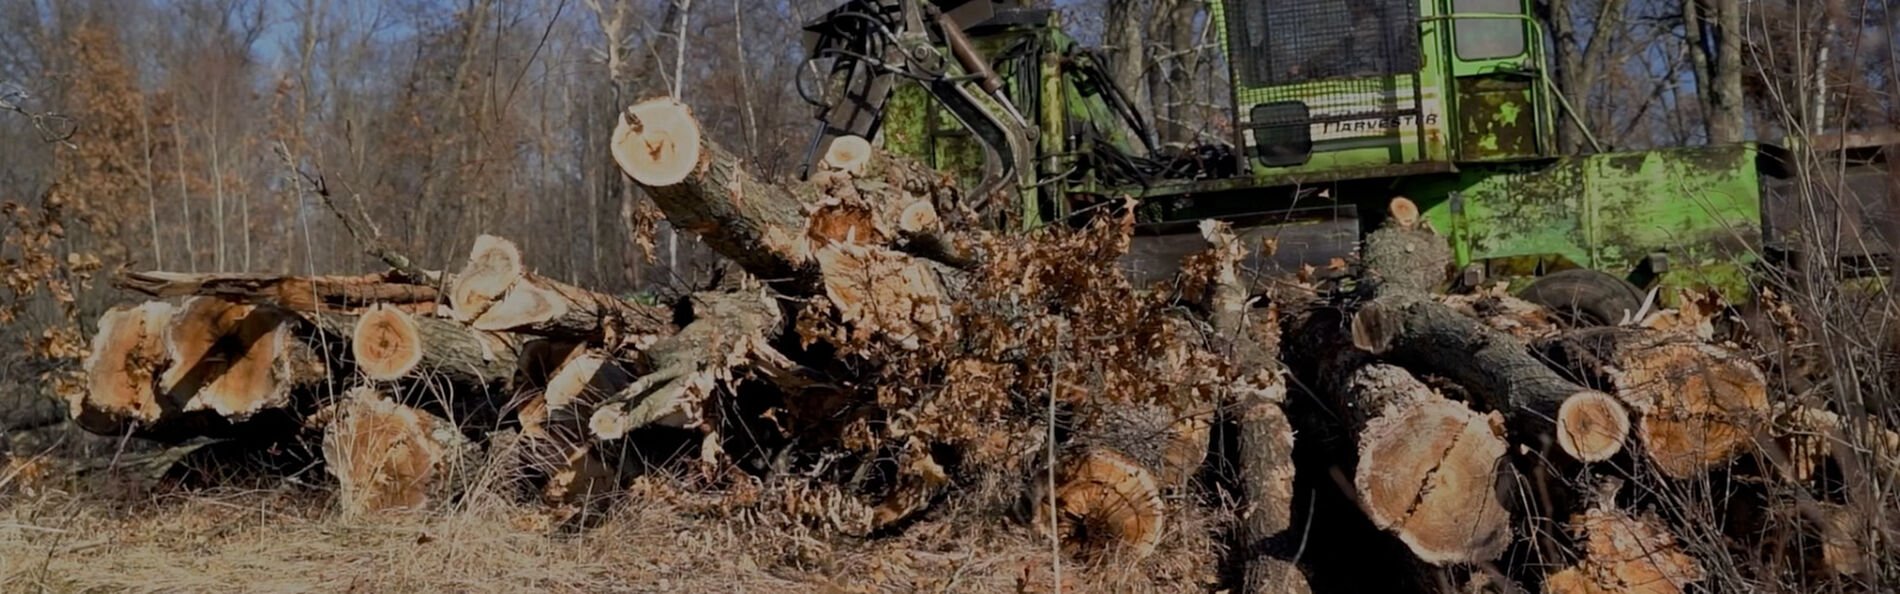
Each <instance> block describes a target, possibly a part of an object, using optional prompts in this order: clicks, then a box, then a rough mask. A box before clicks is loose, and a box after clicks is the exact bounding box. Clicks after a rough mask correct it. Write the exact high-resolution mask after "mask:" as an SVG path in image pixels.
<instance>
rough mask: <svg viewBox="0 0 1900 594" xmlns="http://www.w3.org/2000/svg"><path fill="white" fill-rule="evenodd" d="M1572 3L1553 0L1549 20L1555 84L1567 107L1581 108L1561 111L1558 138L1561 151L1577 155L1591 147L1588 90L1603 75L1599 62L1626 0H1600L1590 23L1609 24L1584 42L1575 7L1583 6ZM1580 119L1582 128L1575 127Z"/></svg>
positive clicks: (1606, 54) (1606, 51)
mask: <svg viewBox="0 0 1900 594" xmlns="http://www.w3.org/2000/svg"><path fill="white" fill-rule="evenodd" d="M1577 4H1578V3H1575V2H1565V1H1553V2H1551V3H1550V5H1549V17H1548V18H1549V19H1550V28H1551V31H1552V36H1553V37H1555V38H1556V41H1555V43H1554V44H1553V45H1554V46H1555V47H1554V48H1552V49H1553V51H1554V52H1555V53H1556V54H1557V86H1558V89H1559V90H1560V91H1562V92H1563V94H1564V98H1565V99H1566V100H1568V101H1569V102H1570V106H1571V107H1573V108H1576V109H1578V110H1580V111H1578V112H1576V113H1574V114H1569V115H1562V114H1560V116H1559V119H1560V120H1562V124H1561V125H1560V126H1559V128H1558V141H1559V144H1560V147H1561V149H1562V150H1563V152H1565V153H1567V154H1576V153H1581V152H1584V151H1585V150H1586V149H1592V148H1594V147H1592V146H1591V145H1590V141H1589V137H1590V133H1592V132H1590V131H1591V130H1594V128H1595V120H1596V118H1594V117H1592V112H1591V111H1590V110H1589V108H1588V107H1587V106H1588V105H1590V104H1591V102H1590V100H1589V99H1590V91H1591V89H1592V88H1594V87H1595V86H1596V83H1597V79H1598V78H1601V76H1602V74H1603V70H1602V64H1603V62H1604V61H1605V60H1607V59H1608V57H1609V52H1610V38H1611V36H1612V35H1613V34H1615V33H1616V32H1617V31H1618V29H1619V27H1620V26H1621V22H1622V16H1623V8H1624V6H1625V5H1626V4H1628V0H1602V2H1601V3H1600V4H1598V5H1597V7H1596V12H1595V14H1594V15H1590V16H1589V18H1590V19H1591V21H1590V22H1592V23H1597V24H1605V23H1607V24H1608V26H1593V27H1592V28H1591V30H1590V38H1589V40H1588V41H1587V43H1585V44H1579V43H1578V36H1579V35H1580V33H1579V32H1578V31H1577V18H1578V17H1579V14H1578V12H1577V11H1578V10H1579V9H1581V8H1585V7H1583V6H1578V5H1577ZM1579 121H1581V122H1582V125H1583V126H1584V127H1583V128H1580V127H1578V122H1579Z"/></svg>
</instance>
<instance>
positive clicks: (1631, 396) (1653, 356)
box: [1538, 327, 1771, 478]
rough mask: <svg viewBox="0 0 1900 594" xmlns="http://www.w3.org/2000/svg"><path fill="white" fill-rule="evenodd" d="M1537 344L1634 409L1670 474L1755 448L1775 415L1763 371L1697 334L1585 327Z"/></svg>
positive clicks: (1685, 474) (1694, 470) (1650, 447)
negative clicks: (1702, 339)
mask: <svg viewBox="0 0 1900 594" xmlns="http://www.w3.org/2000/svg"><path fill="white" fill-rule="evenodd" d="M1538 350H1539V351H1540V352H1542V353H1543V354H1544V359H1545V360H1547V361H1550V362H1551V363H1552V364H1554V365H1557V366H1559V367H1561V368H1564V369H1566V370H1569V371H1570V372H1572V373H1573V374H1576V375H1577V376H1578V377H1584V378H1591V379H1592V381H1593V383H1595V382H1601V383H1600V384H1598V385H1602V386H1604V387H1605V388H1606V389H1608V390H1610V391H1612V392H1614V393H1615V394H1616V397H1617V398H1618V399H1620V400H1622V401H1623V402H1624V403H1625V404H1627V405H1628V406H1629V407H1630V408H1631V409H1634V410H1635V411H1636V413H1637V417H1638V418H1637V422H1636V434H1637V437H1638V439H1639V440H1640V441H1641V442H1642V444H1643V446H1644V450H1645V452H1646V453H1647V455H1648V457H1649V460H1650V461H1651V462H1652V463H1654V464H1655V466H1656V469H1657V470H1659V471H1661V472H1662V473H1663V474H1664V475H1665V476H1668V477H1671V478H1689V477H1693V476H1700V475H1701V474H1702V473H1704V472H1706V471H1707V470H1708V469H1709V468H1710V467H1713V466H1716V465H1719V464H1722V463H1725V462H1727V461H1729V460H1731V459H1733V458H1734V457H1736V456H1737V455H1739V454H1741V453H1742V452H1744V451H1747V450H1749V449H1750V448H1751V447H1752V444H1753V442H1754V439H1755V437H1756V434H1757V433H1758V432H1759V430H1760V429H1762V428H1763V427H1765V426H1766V424H1767V423H1768V421H1769V417H1770V415H1771V410H1770V406H1769V402H1768V385H1767V379H1766V378H1765V377H1764V376H1763V375H1762V373H1761V371H1760V370H1759V369H1757V368H1756V367H1755V366H1754V365H1753V364H1752V363H1750V362H1748V361H1746V360H1744V359H1743V358H1742V357H1740V356H1739V355H1735V354H1732V353H1729V352H1727V351H1724V350H1722V349H1721V348H1719V347H1715V346H1711V345H1708V344H1706V343H1703V342H1701V341H1699V340H1697V339H1695V338H1694V336H1693V335H1689V334H1683V333H1675V332H1660V331H1651V330H1640V329H1633V328H1614V327H1612V328H1586V329H1581V330H1576V331H1572V332H1568V333H1565V334H1563V335H1560V336H1557V337H1554V338H1552V339H1550V340H1547V341H1544V342H1543V343H1540V344H1539V345H1538Z"/></svg>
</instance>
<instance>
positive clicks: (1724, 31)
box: [1709, 0, 1743, 144]
mask: <svg viewBox="0 0 1900 594" xmlns="http://www.w3.org/2000/svg"><path fill="white" fill-rule="evenodd" d="M1710 6H1711V7H1712V8H1714V9H1715V26H1716V35H1717V36H1718V37H1716V54H1715V76H1714V77H1713V78H1714V79H1715V80H1714V83H1715V85H1714V88H1712V89H1711V90H1710V93H1709V99H1710V102H1711V103H1713V105H1711V106H1710V109H1709V142H1710V143H1712V144H1722V143H1730V142H1741V141H1742V125H1743V122H1742V4H1741V2H1739V1H1738V0H1711V2H1710Z"/></svg>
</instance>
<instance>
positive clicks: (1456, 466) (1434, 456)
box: [1354, 365, 1511, 565]
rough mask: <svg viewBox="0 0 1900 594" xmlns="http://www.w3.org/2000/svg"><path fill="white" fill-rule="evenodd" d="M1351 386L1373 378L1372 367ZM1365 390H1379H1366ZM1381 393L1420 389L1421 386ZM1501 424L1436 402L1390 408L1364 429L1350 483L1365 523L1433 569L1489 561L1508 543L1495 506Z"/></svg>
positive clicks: (1506, 526) (1502, 515) (1381, 369)
mask: <svg viewBox="0 0 1900 594" xmlns="http://www.w3.org/2000/svg"><path fill="white" fill-rule="evenodd" d="M1374 367H1375V368H1374V369H1372V370H1369V372H1368V373H1363V374H1360V376H1361V377H1360V378H1359V379H1357V380H1356V381H1377V380H1376V379H1374V378H1375V377H1376V376H1377V375H1380V374H1382V373H1383V374H1391V379H1392V380H1393V381H1395V382H1397V383H1399V384H1404V383H1405V382H1407V381H1408V380H1409V382H1410V383H1413V384H1416V383H1417V380H1415V379H1412V378H1411V376H1410V375H1409V374H1406V375H1403V376H1399V375H1397V374H1403V373H1404V372H1403V371H1402V370H1399V369H1397V368H1394V367H1390V366H1383V365H1381V366H1374ZM1366 389H1381V388H1380V387H1373V386H1367V387H1366ZM1386 389H1403V390H1407V391H1416V392H1423V393H1428V392H1424V390H1425V388H1424V386H1423V385H1416V386H1404V385H1394V386H1389V387H1387V388H1386ZM1501 425H1502V419H1501V418H1498V417H1496V416H1495V415H1492V416H1486V415H1480V414H1477V413H1475V412H1472V411H1471V409H1469V408H1466V407H1465V406H1464V405H1463V404H1460V403H1457V402H1453V401H1451V400H1446V399H1444V398H1443V397H1427V398H1424V399H1422V400H1421V401H1418V402H1412V403H1394V404H1393V406H1391V407H1390V408H1388V409H1387V410H1386V411H1385V413H1384V414H1382V415H1379V416H1378V417H1376V418H1374V419H1372V420H1371V421H1370V422H1368V423H1367V424H1366V427H1365V430H1364V432H1363V433H1362V434H1361V436H1360V457H1359V465H1358V467H1357V471H1356V472H1355V478H1354V484H1357V485H1359V494H1360V498H1361V500H1362V501H1363V502H1364V503H1365V506H1366V513H1367V515H1368V516H1369V517H1370V518H1371V519H1372V523H1373V525H1375V526H1378V527H1379V528H1381V529H1385V530H1389V531H1392V532H1393V533H1395V534H1397V535H1398V537H1399V540H1401V541H1403V542H1404V543H1405V544H1406V546H1407V547H1410V548H1411V549H1412V552H1414V553H1416V554H1417V555H1418V557H1419V559H1420V560H1423V561H1425V562H1427V563H1433V564H1440V565H1443V564H1448V563H1468V562H1482V561H1489V560H1492V559H1496V558H1497V557H1498V555H1500V554H1503V552H1504V549H1505V547H1507V546H1509V545H1510V543H1511V528H1510V512H1509V511H1507V510H1506V509H1505V508H1504V505H1503V503H1502V502H1501V501H1499V497H1498V489H1497V473H1498V464H1499V461H1500V460H1501V459H1502V458H1503V457H1504V454H1505V452H1506V447H1505V442H1504V438H1503V427H1502V426H1501Z"/></svg>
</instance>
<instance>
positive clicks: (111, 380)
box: [67, 301, 172, 435]
mask: <svg viewBox="0 0 1900 594" xmlns="http://www.w3.org/2000/svg"><path fill="white" fill-rule="evenodd" d="M171 316H172V306H171V304H169V303H165V302H163V301H148V302H145V303H143V304H140V305H137V306H118V307H114V308H112V309H111V310H108V311H107V312H106V313H105V315H103V316H100V318H99V330H98V332H97V333H96V334H94V335H93V338H92V345H91V348H92V350H91V353H90V354H88V355H87V357H86V363H85V369H86V390H85V391H84V392H78V393H75V394H73V396H72V399H71V400H69V401H68V402H67V405H68V410H69V412H70V414H71V415H72V418H73V420H74V421H75V422H77V423H79V425H80V426H81V427H84V428H85V429H86V430H87V431H91V432H94V433H99V434H105V435H111V434H115V433H122V432H123V431H124V430H125V428H126V427H128V426H131V425H135V424H149V423H154V422H157V421H158V420H159V417H160V416H161V415H163V414H164V413H165V409H166V407H165V406H164V404H163V403H161V402H160V401H159V391H158V375H159V374H160V373H161V372H162V371H163V370H164V369H166V367H167V365H168V364H169V361H170V359H169V358H168V357H167V355H166V352H165V344H164V340H163V339H164V331H165V327H166V326H167V325H168V324H169V323H170V321H171Z"/></svg>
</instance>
